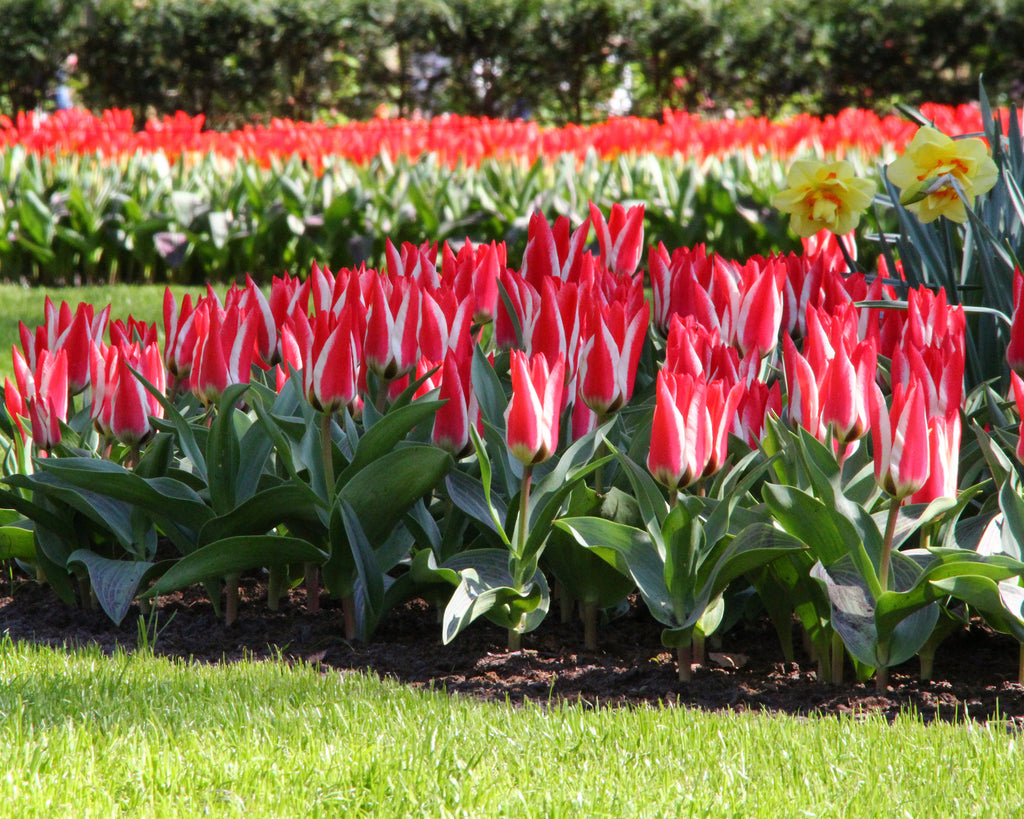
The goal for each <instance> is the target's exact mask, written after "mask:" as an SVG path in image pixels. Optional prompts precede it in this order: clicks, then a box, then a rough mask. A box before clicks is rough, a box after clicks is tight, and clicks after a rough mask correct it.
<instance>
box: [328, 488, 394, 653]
mask: <svg viewBox="0 0 1024 819" xmlns="http://www.w3.org/2000/svg"><path fill="white" fill-rule="evenodd" d="M336 508H337V510H338V514H339V515H340V516H341V521H342V525H343V526H344V527H345V535H346V538H347V540H348V545H349V548H350V549H351V550H352V555H353V557H354V558H355V566H356V572H357V576H358V580H359V584H360V585H361V587H362V602H363V605H362V606H358V607H357V608H356V629H357V631H358V633H359V638H360V639H361V640H365V639H367V637H368V636H369V634H370V632H372V631H373V630H374V629H375V628H376V627H377V623H378V622H379V621H380V617H381V615H382V614H383V603H384V573H383V571H381V566H380V564H379V563H378V561H377V555H376V554H375V552H374V550H373V546H372V545H371V544H370V541H369V540H367V538H366V533H365V532H364V531H363V527H362V524H360V522H359V518H358V516H357V515H356V513H355V510H354V509H353V508H352V506H351V505H350V504H349V503H348V501H346V500H345V499H344V498H339V500H338V504H337V507H336Z"/></svg>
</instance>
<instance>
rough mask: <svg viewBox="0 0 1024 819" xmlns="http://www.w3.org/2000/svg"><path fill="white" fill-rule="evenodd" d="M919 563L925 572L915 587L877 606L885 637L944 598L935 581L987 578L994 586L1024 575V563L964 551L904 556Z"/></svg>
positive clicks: (889, 596)
mask: <svg viewBox="0 0 1024 819" xmlns="http://www.w3.org/2000/svg"><path fill="white" fill-rule="evenodd" d="M900 554H901V556H907V557H911V558H914V559H917V560H918V561H919V563H921V564H923V571H922V572H921V573H920V575H919V576H918V577H917V578H916V579H915V581H914V583H913V585H912V586H910V587H909V588H907V589H905V590H903V591H887V592H885V593H884V594H882V595H881V596H880V597H879V598H878V600H877V602H876V604H875V622H876V623H877V625H878V628H879V632H880V633H882V634H885V633H887V632H888V631H891V630H892V629H894V628H895V627H896V624H897V623H899V621H900V620H902V619H903V618H905V617H906V616H907V615H908V614H909V613H911V612H913V611H915V610H917V609H919V608H923V607H924V606H926V605H928V604H929V603H931V602H933V601H935V600H937V599H939V598H940V597H942V596H943V595H942V593H941V591H940V590H939V588H938V587H936V586H934V585H932V584H933V582H935V581H942V580H949V579H951V578H957V577H985V578H987V579H989V580H992V581H993V582H1000V581H1003V580H1009V579H1010V578H1012V577H1015V576H1017V575H1019V574H1020V573H1021V572H1022V571H1024V563H1021V562H1020V561H1019V560H1015V559H1014V558H1012V557H1009V556H1007V555H1000V554H995V555H979V554H977V553H976V552H967V551H963V550H961V549H932V550H929V551H927V552H923V553H922V552H902V553H900Z"/></svg>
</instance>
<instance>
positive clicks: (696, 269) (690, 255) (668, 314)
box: [649, 243, 721, 338]
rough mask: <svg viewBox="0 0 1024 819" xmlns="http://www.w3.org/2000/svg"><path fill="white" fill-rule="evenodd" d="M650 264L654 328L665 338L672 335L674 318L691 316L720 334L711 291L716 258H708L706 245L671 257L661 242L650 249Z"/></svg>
mask: <svg viewBox="0 0 1024 819" xmlns="http://www.w3.org/2000/svg"><path fill="white" fill-rule="evenodd" d="M649 265H650V275H651V294H652V301H653V303H654V310H653V312H654V318H653V320H654V328H655V329H656V330H657V331H658V332H659V333H660V334H661V336H662V337H663V338H664V337H666V336H667V335H668V333H669V328H670V326H671V322H672V316H674V315H679V316H684V317H685V316H687V315H692V316H694V318H695V320H696V321H697V323H698V324H699V325H700V326H702V327H705V328H707V329H708V330H713V331H714V332H716V333H718V334H719V335H721V333H720V330H719V328H720V322H719V319H718V313H717V312H716V309H715V305H714V303H713V302H712V300H711V294H710V292H709V286H710V283H711V279H712V276H713V272H712V271H713V268H714V265H715V257H714V256H713V255H712V256H711V257H708V256H707V253H706V252H705V248H704V245H697V246H695V247H694V248H692V249H690V248H677V249H676V250H674V251H672V255H671V257H670V256H669V254H668V251H667V250H666V249H665V245H664V244H661V243H659V244H658V247H657V248H652V249H651V253H650V256H649Z"/></svg>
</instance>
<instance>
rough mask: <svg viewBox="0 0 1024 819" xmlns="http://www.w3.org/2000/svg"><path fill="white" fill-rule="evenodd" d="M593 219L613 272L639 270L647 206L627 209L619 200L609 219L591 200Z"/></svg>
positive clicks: (604, 258)
mask: <svg viewBox="0 0 1024 819" xmlns="http://www.w3.org/2000/svg"><path fill="white" fill-rule="evenodd" d="M590 221H591V222H592V223H593V225H594V231H595V232H596V233H597V244H598V247H599V248H600V250H601V264H602V265H604V267H605V268H607V269H608V270H611V271H612V272H613V273H620V274H622V273H625V274H629V275H632V274H633V273H635V272H636V268H637V265H639V264H640V256H641V254H642V253H643V244H644V206H643V205H642V204H641V205H634V206H633V207H631V208H629V210H626V209H625V208H624V207H623V206H622V205H620V204H619V203H618V202H616V203H615V204H613V205H612V209H611V214H610V215H609V218H608V220H607V221H605V218H604V214H603V213H601V209H600V208H599V207H598V206H597V205H595V204H594V203H593V202H591V203H590Z"/></svg>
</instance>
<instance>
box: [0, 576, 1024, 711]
mask: <svg viewBox="0 0 1024 819" xmlns="http://www.w3.org/2000/svg"><path fill="white" fill-rule="evenodd" d="M138 619H139V614H138V611H137V610H136V609H134V608H133V609H132V610H131V611H130V612H129V614H128V616H127V617H125V619H124V622H123V623H122V625H121V626H119V627H118V626H115V625H114V624H113V623H111V621H110V620H109V619H108V618H107V617H106V615H105V614H103V612H102V611H100V610H95V611H93V610H83V609H78V608H73V607H69V606H66V605H65V604H63V603H61V602H60V601H59V600H58V599H57V598H56V597H55V596H54V595H53V594H52V592H50V591H49V589H47V588H45V587H42V586H39V585H37V584H36V583H34V582H27V581H24V580H20V579H18V578H15V580H14V581H13V583H12V582H7V581H5V582H3V583H2V584H0V633H5V634H8V635H10V637H11V638H12V639H14V640H19V641H31V642H35V643H44V644H47V645H51V646H76V645H85V644H96V645H98V646H100V647H101V649H102V650H104V651H107V652H112V651H114V650H115V649H116V648H118V647H122V648H124V649H126V650H132V649H134V648H135V647H136V640H137V634H138ZM158 627H159V629H160V632H159V637H158V638H157V641H156V645H155V653H156V654H158V655H163V656H168V657H179V658H186V659H189V658H191V659H193V660H195V661H198V662H209V663H226V662H233V661H237V660H239V659H241V658H243V657H252V658H257V659H261V658H274V657H283V658H285V659H287V660H289V661H293V662H305V663H313V664H316V665H317V666H318V667H319V668H320V669H321V670H322V671H323V673H325V674H330V673H345V672H347V671H351V670H361V671H368V672H371V673H374V674H377V675H380V676H381V677H386V678H390V679H393V680H397V681H399V682H400V683H402V684H405V685H408V686H410V687H413V688H430V689H435V690H443V691H447V692H449V693H451V694H453V695H462V696H468V697H473V698H477V699H480V700H492V701H510V702H512V703H521V702H523V701H524V700H527V699H529V700H532V701H535V702H541V703H546V702H560V701H569V702H580V703H584V704H586V705H589V706H594V707H598V706H636V705H643V704H666V705H681V706H687V707H691V708H700V709H704V710H707V711H723V710H731V711H766V712H775V713H784V714H791V715H799V716H812V715H851V716H858V715H863V714H868V713H880V714H883V715H885V716H886V717H889V718H892V717H894V716H896V715H897V714H899V713H901V712H906V711H912V712H915V713H916V714H918V715H919V716H920V718H921V719H923V720H924V721H931V720H934V719H941V720H950V721H952V720H960V721H962V720H971V721H975V722H982V723H983V722H987V721H989V720H993V719H998V720H1000V721H1001V722H1003V723H1005V724H1006V725H1007V726H1008V727H1010V728H1012V729H1013V730H1017V729H1018V728H1024V687H1022V686H1020V685H1018V684H1017V683H1016V681H1015V680H1016V675H1017V645H1016V643H1015V641H1013V640H1012V639H1010V638H1008V637H1005V636H1003V635H998V634H993V633H992V632H991V631H990V630H988V629H987V628H986V627H984V625H982V624H981V623H980V622H979V623H975V624H973V625H972V626H971V627H970V628H969V629H964V630H963V631H961V632H959V633H956V634H954V635H953V636H952V637H950V638H949V639H948V640H947V641H946V642H945V643H943V645H942V646H941V647H940V649H939V652H938V655H937V657H936V661H935V672H934V677H935V679H934V680H933V681H931V682H921V681H920V680H919V679H918V677H917V671H918V668H917V663H916V661H915V662H911V663H907V664H906V665H904V666H900V667H898V668H895V669H892V672H891V675H890V686H889V689H888V691H887V693H886V694H885V695H879V694H878V693H877V692H876V691H875V685H874V682H873V681H869V682H868V683H865V684H859V683H854V682H850V683H848V684H844V685H825V684H821V683H819V682H818V681H817V679H816V673H815V667H814V665H813V664H812V663H810V662H808V661H807V660H806V659H804V660H803V661H802V662H799V663H784V662H781V659H782V654H781V650H780V648H779V643H778V639H777V637H776V635H775V632H774V630H773V629H772V627H771V626H770V624H768V623H767V622H766V621H754V622H749V623H741V624H740V625H739V626H737V627H735V628H733V629H732V630H730V631H729V632H728V633H727V634H726V635H725V636H724V637H723V639H722V643H721V645H718V646H709V657H711V656H714V657H716V659H717V662H713V661H712V660H711V659H709V660H708V661H707V663H706V664H705V665H702V666H698V667H695V668H694V673H693V680H692V681H691V682H689V683H680V682H679V681H678V680H677V678H676V667H675V659H674V654H672V653H670V652H669V650H667V649H665V648H663V647H662V646H661V643H660V627H659V626H658V624H657V623H656V622H655V621H654V620H653V619H651V617H650V615H649V614H648V613H647V612H646V611H645V609H644V607H643V605H642V604H641V603H637V602H634V604H633V606H632V608H631V610H630V611H629V613H628V614H626V615H624V616H623V617H621V618H620V619H618V620H616V621H615V622H614V623H613V624H611V625H610V626H609V627H608V628H606V629H604V630H603V631H602V633H601V636H600V640H601V647H600V650H599V651H596V652H586V651H583V650H582V626H581V625H580V624H579V623H570V624H562V623H561V622H560V618H559V616H558V612H557V611H554V612H552V613H551V614H550V615H549V616H548V618H547V619H546V620H545V622H544V623H543V624H542V625H541V627H540V628H539V629H537V630H536V631H535V632H533V633H531V634H528V635H525V636H524V638H523V650H522V651H518V652H513V653H509V652H508V651H506V650H505V633H504V632H503V631H502V630H501V629H499V628H497V627H496V626H493V625H491V624H490V623H487V622H486V621H478V622H476V623H474V624H473V625H471V626H470V627H469V628H468V629H467V630H466V631H465V632H463V633H462V634H461V635H459V637H457V638H456V640H455V641H454V642H453V643H452V644H451V645H448V646H445V645H443V644H442V642H441V629H440V625H439V624H438V622H437V612H436V610H435V609H433V608H431V607H430V606H428V605H427V604H426V603H424V602H423V601H421V600H413V601H411V602H409V603H407V604H405V605H404V606H402V607H401V608H399V609H397V610H395V611H392V612H391V613H390V614H389V615H387V616H386V617H385V620H384V622H383V623H382V625H381V626H380V628H379V629H378V630H377V632H376V633H375V634H374V635H373V639H372V641H370V642H368V643H349V642H347V641H346V640H345V639H344V637H343V630H342V624H341V609H340V607H339V606H337V605H335V604H334V603H332V602H331V601H328V600H327V599H326V598H324V604H323V608H322V609H321V611H320V612H318V613H317V614H310V613H309V612H307V611H306V609H305V605H304V596H303V592H302V590H301V589H300V590H296V591H293V592H291V595H290V597H289V598H288V600H287V601H283V602H282V606H281V609H280V611H278V612H271V611H269V610H268V609H267V607H266V604H265V589H264V588H263V586H262V585H261V584H260V583H259V582H258V580H257V578H245V579H243V591H242V604H241V608H240V614H239V619H238V622H237V623H235V624H234V625H232V626H230V627H228V626H225V625H224V624H223V622H222V621H221V620H219V619H218V618H216V617H215V615H214V613H213V607H212V606H211V604H210V602H209V600H208V599H207V598H206V597H205V596H203V595H202V594H201V593H200V592H199V591H193V590H189V591H188V592H186V593H184V594H175V595H170V596H167V597H162V598H161V599H160V608H159V626H158ZM733 664H735V665H738V666H739V667H731V666H732V665H733ZM848 671H849V670H848Z"/></svg>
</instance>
